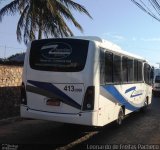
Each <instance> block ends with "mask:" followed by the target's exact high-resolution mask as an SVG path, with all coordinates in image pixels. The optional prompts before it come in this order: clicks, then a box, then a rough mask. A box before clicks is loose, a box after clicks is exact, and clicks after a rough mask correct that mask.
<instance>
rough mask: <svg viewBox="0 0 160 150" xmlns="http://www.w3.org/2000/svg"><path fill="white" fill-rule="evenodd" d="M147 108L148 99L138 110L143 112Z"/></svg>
mask: <svg viewBox="0 0 160 150" xmlns="http://www.w3.org/2000/svg"><path fill="white" fill-rule="evenodd" d="M147 107H148V98H146V100H145V102H144V105H143V107H142V108H141V109H140V111H141V112H145V111H146V110H147Z"/></svg>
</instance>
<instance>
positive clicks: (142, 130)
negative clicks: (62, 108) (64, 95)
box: [0, 97, 160, 149]
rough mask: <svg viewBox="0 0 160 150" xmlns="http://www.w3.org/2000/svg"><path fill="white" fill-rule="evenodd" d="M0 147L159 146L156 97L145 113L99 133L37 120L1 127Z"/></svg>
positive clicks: (159, 115)
mask: <svg viewBox="0 0 160 150" xmlns="http://www.w3.org/2000/svg"><path fill="white" fill-rule="evenodd" d="M0 143H1V144H3V146H4V147H5V146H6V145H4V144H6V143H7V144H14V145H15V146H16V145H17V144H18V146H19V147H20V148H24V149H29V148H31V147H34V148H36V147H37V146H39V148H41V149H44V148H45V147H46V148H47V149H56V148H57V149H63V148H64V149H82V147H83V148H87V147H88V148H95V147H92V145H93V144H102V145H104V144H115V143H116V144H139V143H141V144H160V97H154V98H153V100H152V104H151V105H150V107H149V108H148V110H147V111H146V112H145V113H141V112H136V113H133V114H131V115H129V116H128V117H127V118H126V119H125V120H124V122H123V125H122V126H117V125H116V124H115V123H112V124H109V125H107V126H105V127H103V128H100V129H99V128H90V127H84V126H74V125H66V124H60V123H55V122H48V121H40V120H23V121H16V122H12V123H11V124H1V125H0ZM19 144H20V145H19ZM21 144H25V145H21ZM39 144H43V145H39ZM23 146H25V147H23Z"/></svg>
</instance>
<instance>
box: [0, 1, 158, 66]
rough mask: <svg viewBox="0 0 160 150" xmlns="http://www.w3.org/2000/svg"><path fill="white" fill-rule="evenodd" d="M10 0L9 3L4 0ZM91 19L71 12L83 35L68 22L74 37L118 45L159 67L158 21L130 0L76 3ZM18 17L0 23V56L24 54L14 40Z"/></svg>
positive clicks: (21, 46)
mask: <svg viewBox="0 0 160 150" xmlns="http://www.w3.org/2000/svg"><path fill="white" fill-rule="evenodd" d="M6 1H9V0H6ZM76 2H77V3H79V4H82V5H83V6H84V7H85V8H86V9H87V10H88V11H89V13H90V14H91V16H92V18H93V19H90V18H89V17H87V16H85V15H83V14H82V13H78V12H75V11H74V12H73V14H74V16H75V18H76V19H77V20H78V21H79V22H80V24H81V25H82V27H83V30H84V31H83V33H81V32H80V31H79V30H77V29H76V28H75V27H74V26H73V25H72V24H71V23H70V22H68V25H69V27H70V28H71V29H72V31H73V33H74V35H75V36H99V37H101V38H103V39H106V40H109V41H111V42H113V43H115V44H117V45H119V46H120V47H121V48H122V49H123V50H125V51H128V52H131V53H133V54H137V55H140V56H141V57H144V58H146V59H147V60H148V61H149V62H150V63H151V64H152V65H154V66H155V67H158V64H157V63H159V62H160V22H158V21H157V20H155V19H153V18H152V17H150V16H149V15H147V14H146V13H144V12H143V11H142V10H140V9H139V8H138V7H137V6H136V5H135V4H133V3H132V2H131V0H98V2H97V0H77V1H76ZM18 17H19V16H18V15H16V16H5V17H4V18H3V21H2V23H0V57H2V56H4V57H8V56H9V55H11V54H13V53H16V52H22V51H25V49H26V46H25V45H24V44H23V43H18V42H17V39H16V23H17V21H18Z"/></svg>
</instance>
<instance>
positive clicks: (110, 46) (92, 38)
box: [72, 36, 147, 61]
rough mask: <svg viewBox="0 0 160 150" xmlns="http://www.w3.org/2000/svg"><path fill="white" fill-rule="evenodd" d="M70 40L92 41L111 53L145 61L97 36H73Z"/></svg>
mask: <svg viewBox="0 0 160 150" xmlns="http://www.w3.org/2000/svg"><path fill="white" fill-rule="evenodd" d="M72 38H75V39H85V40H90V41H94V42H99V43H100V46H101V47H104V48H107V49H109V50H111V51H113V52H117V53H121V54H124V55H127V56H130V57H133V58H136V59H139V60H142V61H147V60H146V59H145V58H143V57H141V56H138V55H135V54H132V53H129V52H127V51H124V50H122V49H121V48H120V47H119V46H118V45H116V44H114V43H112V42H110V41H108V40H104V39H102V38H100V37H97V36H73V37H72Z"/></svg>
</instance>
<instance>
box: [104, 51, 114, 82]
mask: <svg viewBox="0 0 160 150" xmlns="http://www.w3.org/2000/svg"><path fill="white" fill-rule="evenodd" d="M105 82H106V83H112V82H113V53H110V52H105Z"/></svg>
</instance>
